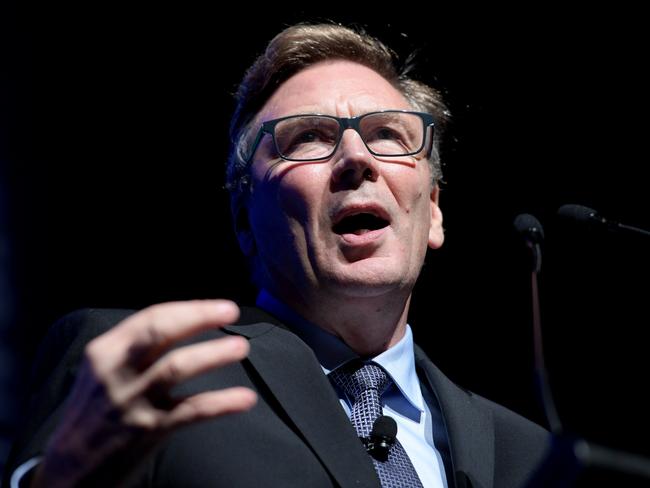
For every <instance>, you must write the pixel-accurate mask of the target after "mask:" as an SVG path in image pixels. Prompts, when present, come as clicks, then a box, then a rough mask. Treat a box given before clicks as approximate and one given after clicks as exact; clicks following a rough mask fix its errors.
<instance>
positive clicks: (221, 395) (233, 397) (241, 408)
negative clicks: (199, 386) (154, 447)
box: [162, 386, 257, 429]
mask: <svg viewBox="0 0 650 488" xmlns="http://www.w3.org/2000/svg"><path fill="white" fill-rule="evenodd" d="M256 403H257V394H256V393H255V392H254V391H253V390H251V389H250V388H245V387H242V386H236V387H232V388H226V389H224V390H219V391H209V392H205V393H199V394H197V395H193V396H191V397H188V398H185V399H183V400H182V401H181V402H179V403H178V404H177V405H176V407H174V409H173V410H171V411H170V412H169V414H167V415H165V416H164V418H163V420H162V427H163V428H165V429H171V428H175V427H179V426H181V425H186V424H189V423H193V422H197V421H199V420H205V419H209V418H214V417H219V416H221V415H227V414H231V413H238V412H245V411H247V410H250V409H251V408H252V407H253V406H254V405H255V404H256Z"/></svg>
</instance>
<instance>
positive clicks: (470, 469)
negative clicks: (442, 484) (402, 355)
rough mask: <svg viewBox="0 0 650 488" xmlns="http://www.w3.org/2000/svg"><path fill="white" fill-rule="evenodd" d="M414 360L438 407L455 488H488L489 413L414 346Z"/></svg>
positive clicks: (490, 468) (490, 481)
mask: <svg viewBox="0 0 650 488" xmlns="http://www.w3.org/2000/svg"><path fill="white" fill-rule="evenodd" d="M415 358H416V364H417V365H418V367H419V368H421V369H422V371H423V372H424V374H425V377H426V379H427V380H428V382H429V386H430V387H431V390H432V392H433V394H434V395H435V397H436V398H437V400H438V403H439V405H440V410H441V412H442V417H443V419H444V422H445V427H446V429H447V435H448V439H449V444H450V446H449V447H450V452H451V459H452V464H453V470H454V476H455V478H456V484H457V486H459V487H464V486H471V487H473V488H491V487H492V486H493V479H494V442H495V439H494V422H493V419H492V415H491V413H490V412H488V411H487V410H485V409H480V408H478V407H477V406H476V405H475V402H473V401H472V397H471V393H468V392H465V391H463V390H461V389H460V388H458V387H457V386H456V385H455V384H454V383H452V382H451V381H450V380H449V379H448V378H447V377H445V376H444V375H443V374H442V372H441V371H440V370H439V369H438V368H436V366H434V364H433V363H432V362H431V361H430V360H429V359H428V358H427V357H426V355H425V354H424V352H423V351H422V350H421V349H420V348H419V347H417V346H416V347H415Z"/></svg>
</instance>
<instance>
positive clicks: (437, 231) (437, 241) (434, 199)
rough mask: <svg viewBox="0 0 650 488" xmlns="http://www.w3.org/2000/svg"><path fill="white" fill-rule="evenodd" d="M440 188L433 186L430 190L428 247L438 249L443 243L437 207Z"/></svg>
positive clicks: (440, 213) (443, 233) (436, 185)
mask: <svg viewBox="0 0 650 488" xmlns="http://www.w3.org/2000/svg"><path fill="white" fill-rule="evenodd" d="M439 198H440V186H438V184H437V183H436V184H434V186H433V189H432V190H431V202H430V203H431V225H430V226H429V247H430V248H431V249H438V248H439V247H440V246H442V243H443V242H444V241H445V230H444V228H443V227H442V212H441V211H440V207H439V206H438V202H439Z"/></svg>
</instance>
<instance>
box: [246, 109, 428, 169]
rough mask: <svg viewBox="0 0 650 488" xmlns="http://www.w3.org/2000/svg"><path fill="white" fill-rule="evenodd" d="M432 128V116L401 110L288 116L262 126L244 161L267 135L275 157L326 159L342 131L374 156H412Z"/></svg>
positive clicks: (290, 159) (422, 144) (294, 159)
mask: <svg viewBox="0 0 650 488" xmlns="http://www.w3.org/2000/svg"><path fill="white" fill-rule="evenodd" d="M433 126H434V119H433V116H432V115H430V114H426V113H422V112H408V111H402V110H385V111H382V112H371V113H367V114H364V115H360V116H358V117H352V118H346V117H334V116H332V115H290V116H288V117H282V118H279V119H274V120H268V121H266V122H264V123H263V124H262V127H261V128H260V130H259V131H258V133H257V137H256V138H255V142H254V143H253V145H252V147H251V152H250V154H249V156H248V158H247V160H246V162H247V163H250V162H251V160H252V159H253V156H254V154H255V151H257V147H258V146H259V144H260V142H261V140H262V137H264V134H271V137H272V138H273V144H274V145H275V150H276V152H277V154H278V155H279V156H280V157H281V158H282V159H285V160H287V161H318V160H320V159H327V158H330V157H331V156H332V155H333V154H334V153H335V152H336V149H337V148H338V146H339V144H340V142H341V137H342V136H343V132H344V131H345V130H346V129H353V130H355V131H356V132H357V133H358V134H359V135H360V136H361V139H362V140H363V142H364V144H365V145H366V147H367V148H368V151H369V152H370V153H371V154H373V155H374V156H381V157H398V156H413V155H415V154H418V153H420V152H421V151H422V150H423V149H424V146H425V144H426V143H427V129H428V128H429V127H431V129H432V130H433ZM432 140H433V137H430V138H429V139H428V143H429V149H428V153H430V152H431V142H432ZM427 156H430V154H427Z"/></svg>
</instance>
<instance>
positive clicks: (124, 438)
mask: <svg viewBox="0 0 650 488" xmlns="http://www.w3.org/2000/svg"><path fill="white" fill-rule="evenodd" d="M238 316H239V309H238V307H237V305H235V304H234V303H233V302H230V301H227V300H205V301H198V300H197V301H190V302H174V303H165V304H160V305H154V306H152V307H149V308H147V309H144V310H142V311H140V312H138V313H136V314H134V315H132V316H130V317H128V318H127V319H125V320H124V321H122V322H120V323H119V324H118V325H117V326H115V327H114V328H112V329H111V330H110V331H108V332H106V333H105V334H103V335H101V336H99V337H97V338H95V339H94V340H92V341H91V342H89V343H88V345H87V346H86V350H85V357H84V361H83V365H82V366H81V369H80V372H79V375H78V377H77V379H76V383H75V385H74V387H73V389H72V392H71V395H70V397H69V399H68V404H67V407H66V410H65V413H64V415H63V420H62V422H61V424H60V425H59V427H58V428H57V430H56V431H55V433H54V435H53V436H52V438H51V440H50V443H49V444H48V447H47V450H46V452H45V457H44V459H43V461H42V463H41V464H40V466H39V468H38V469H37V472H36V474H35V477H34V481H33V483H32V486H48V487H57V486H76V485H78V484H80V483H88V482H89V481H91V482H92V485H93V486H98V485H99V484H106V485H107V486H118V485H119V484H120V482H122V481H124V480H126V478H127V477H128V475H129V474H130V473H131V472H132V471H133V470H134V468H135V467H137V465H138V463H139V462H140V461H141V460H142V459H143V457H145V456H146V454H147V453H148V452H149V451H150V450H151V449H152V448H153V447H155V446H156V444H157V443H159V442H160V440H161V439H163V438H164V436H165V434H167V433H169V432H170V431H172V430H174V429H176V428H178V427H181V426H183V425H187V424H190V423H193V422H197V421H199V420H202V419H207V418H212V417H217V416H220V415H225V414H228V413H233V412H242V411H245V410H248V409H250V408H251V407H252V406H253V405H254V404H255V402H256V398H257V397H256V394H255V393H254V392H253V391H252V390H250V389H248V388H244V387H236V388H227V389H224V390H220V391H209V392H204V393H199V394H197V395H193V396H190V397H187V398H180V399H179V398H172V397H171V396H170V394H169V391H170V389H171V388H173V387H174V386H176V385H178V384H179V383H181V382H183V381H185V380H187V379H189V378H192V377H194V376H196V375H198V374H201V373H204V372H206V371H208V370H210V369H213V368H219V367H221V366H225V365H227V364H230V363H234V362H236V361H240V360H242V359H243V358H245V357H246V355H247V354H248V350H249V346H248V341H247V340H246V339H244V338H243V337H236V336H233V337H226V338H221V339H216V340H210V341H205V342H201V343H198V344H192V345H189V346H184V347H180V348H178V349H173V350H171V351H169V349H170V348H172V347H173V346H174V345H176V344H177V343H178V342H179V341H182V340H183V339H186V338H188V337H190V336H192V335H195V334H197V333H199V332H202V331H205V330H208V329H212V328H215V327H221V326H224V325H227V324H230V323H232V322H234V321H235V320H237V318H238Z"/></svg>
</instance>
